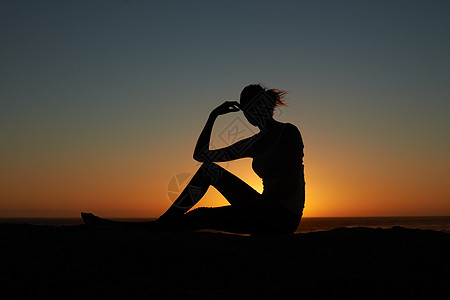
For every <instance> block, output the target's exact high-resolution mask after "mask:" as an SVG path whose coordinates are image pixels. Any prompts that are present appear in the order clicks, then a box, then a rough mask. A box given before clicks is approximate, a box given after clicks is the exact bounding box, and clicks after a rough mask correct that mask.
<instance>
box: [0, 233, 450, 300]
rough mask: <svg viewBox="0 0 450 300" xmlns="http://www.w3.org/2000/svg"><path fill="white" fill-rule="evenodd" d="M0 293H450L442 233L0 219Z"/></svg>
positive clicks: (448, 253) (449, 240)
mask: <svg viewBox="0 0 450 300" xmlns="http://www.w3.org/2000/svg"><path fill="white" fill-rule="evenodd" d="M0 238H1V242H0V245H1V246H0V254H1V260H0V261H1V262H0V282H1V284H0V285H1V286H0V288H1V289H0V298H1V299H13V298H20V299H44V298H45V299H49V298H58V299H66V298H69V299H75V298H77V299H83V298H84V299H85V298H86V297H88V298H91V297H102V299H108V298H112V299H115V298H122V299H124V298H144V297H145V298H169V297H170V298H172V297H173V298H174V297H177V298H189V299H194V298H195V299H198V298H209V299H230V298H233V299H234V298H239V299H243V298H247V299H254V298H263V299H267V298H270V299H274V298H298V299H301V298H303V299H305V298H306V299H311V298H315V299H317V298H326V299H330V298H338V297H339V298H340V297H345V298H346V299H349V298H350V299H356V298H358V299H366V298H381V297H382V298H389V299H392V298H419V297H425V298H427V299H430V298H433V297H436V298H437V297H438V298H440V299H444V298H445V297H448V296H449V295H450V293H449V289H450V234H447V233H443V232H435V231H425V230H413V229H404V228H400V227H394V228H392V229H368V228H351V229H348V228H339V229H335V230H331V231H324V232H315V233H308V234H295V235H267V236H237V235H227V234H222V233H210V232H172V233H168V232H166V233H158V234H155V233H151V234H150V233H147V232H144V231H140V230H133V229H115V230H110V229H108V230H107V229H104V228H103V229H102V228H96V229H92V228H87V227H85V226H83V225H80V226H67V227H52V226H34V225H17V224H16V225H12V224H1V225H0Z"/></svg>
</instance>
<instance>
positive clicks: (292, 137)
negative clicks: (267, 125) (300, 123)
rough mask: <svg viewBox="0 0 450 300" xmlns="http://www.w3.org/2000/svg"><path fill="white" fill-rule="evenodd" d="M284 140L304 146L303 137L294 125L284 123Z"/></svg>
mask: <svg viewBox="0 0 450 300" xmlns="http://www.w3.org/2000/svg"><path fill="white" fill-rule="evenodd" d="M283 136H284V137H283V139H284V140H285V141H286V142H287V143H296V144H297V143H300V144H302V145H303V139H302V135H301V133H300V130H299V129H298V127H297V126H295V125H294V124H292V123H284V134H283Z"/></svg>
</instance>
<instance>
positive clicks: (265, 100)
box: [240, 84, 286, 127]
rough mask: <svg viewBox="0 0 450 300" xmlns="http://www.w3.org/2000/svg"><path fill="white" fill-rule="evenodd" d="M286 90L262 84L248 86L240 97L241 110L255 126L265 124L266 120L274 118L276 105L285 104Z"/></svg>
mask: <svg viewBox="0 0 450 300" xmlns="http://www.w3.org/2000/svg"><path fill="white" fill-rule="evenodd" d="M285 95H286V92H285V91H282V90H277V89H267V88H266V87H264V86H262V85H261V84H251V85H248V86H246V87H245V88H244V89H243V90H242V92H241V97H240V106H241V110H242V111H243V112H244V115H245V117H246V118H247V120H248V121H249V122H250V124H252V125H254V126H259V127H260V126H264V124H265V122H267V121H268V120H272V119H273V112H274V110H275V107H278V106H285V105H286V104H285V103H284V101H283V99H284V96H285Z"/></svg>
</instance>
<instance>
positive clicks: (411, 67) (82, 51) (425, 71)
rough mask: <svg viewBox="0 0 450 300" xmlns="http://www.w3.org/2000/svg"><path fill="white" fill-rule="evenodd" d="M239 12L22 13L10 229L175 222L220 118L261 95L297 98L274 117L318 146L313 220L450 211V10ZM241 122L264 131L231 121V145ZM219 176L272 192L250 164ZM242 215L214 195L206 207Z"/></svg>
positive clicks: (9, 168)
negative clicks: (448, 20)
mask: <svg viewBox="0 0 450 300" xmlns="http://www.w3.org/2000/svg"><path fill="white" fill-rule="evenodd" d="M131 2H132V1H131ZM233 5H234V6H233ZM233 5H231V4H230V7H223V8H222V9H213V8H212V7H210V8H205V9H206V10H207V9H211V11H214V13H206V12H205V11H203V10H198V9H194V8H191V7H184V6H180V7H171V6H170V5H169V4H162V3H160V4H155V5H154V6H157V8H158V9H155V8H154V7H153V6H152V5H151V4H149V3H145V2H143V3H141V2H132V3H128V2H127V1H116V2H114V3H107V4H102V5H101V4H92V6H91V5H90V7H89V9H87V8H84V7H83V6H84V4H77V3H76V2H73V3H69V4H67V6H63V5H56V4H55V5H50V4H48V3H47V4H39V3H38V2H36V3H32V4H30V8H28V9H24V8H23V7H21V6H20V5H17V6H15V5H13V4H8V5H6V6H7V8H5V10H4V11H7V13H5V12H4V13H2V16H3V17H2V18H0V19H2V21H1V22H2V28H3V29H2V31H3V32H4V34H3V35H2V36H4V43H3V44H4V45H5V46H4V47H3V50H2V56H1V60H2V64H1V65H2V68H1V70H0V73H1V75H2V78H3V79H2V81H3V83H2V88H1V90H0V98H1V99H2V108H1V112H0V114H1V121H0V122H1V127H0V137H1V140H2V147H1V158H0V163H1V170H0V217H74V218H76V217H79V214H80V212H93V213H96V214H98V215H101V216H103V217H110V218H156V217H158V216H160V215H161V214H162V213H163V212H164V211H165V210H166V209H167V208H168V207H169V206H170V205H171V203H172V202H171V199H170V197H169V192H172V193H173V192H174V187H173V186H172V187H170V186H169V183H170V182H171V180H172V179H173V178H174V177H175V176H177V175H178V174H193V173H195V171H196V170H197V168H198V167H199V163H197V162H196V161H195V160H194V159H193V158H192V155H193V151H194V147H195V144H196V141H197V138H198V136H199V134H200V132H201V130H202V128H203V126H204V124H205V122H206V120H207V117H208V114H209V113H210V112H211V110H213V109H214V108H215V107H216V106H217V105H219V104H221V103H222V102H223V101H225V100H238V98H239V93H240V91H241V89H242V88H243V87H244V86H246V85H248V84H250V83H257V82H261V83H264V84H265V85H267V86H268V87H269V88H279V89H284V90H287V91H288V94H287V97H286V101H287V106H286V107H281V108H278V109H277V111H276V114H275V119H277V120H278V121H280V122H283V123H285V122H288V123H292V124H295V125H296V126H297V127H298V128H299V130H300V131H301V134H302V137H303V141H304V144H305V148H304V153H305V156H304V166H305V179H306V204H305V209H304V214H303V215H304V216H305V217H351V216H361V217H366V216H437V215H450V182H449V178H450V171H449V170H450V156H449V153H450V130H449V129H450V118H449V117H448V115H449V112H450V101H448V100H449V96H450V90H449V88H448V86H449V85H448V81H449V78H450V77H449V73H448V70H449V69H450V65H449V60H448V53H450V42H449V38H448V34H447V31H448V30H447V29H445V28H447V27H446V26H444V25H442V24H441V23H440V22H444V21H443V20H444V18H442V19H440V18H435V14H437V13H439V10H438V9H437V8H434V7H433V6H429V7H428V6H427V8H426V9H425V8H420V9H419V8H417V7H416V8H415V9H414V8H408V9H403V7H393V8H390V13H387V12H386V11H385V10H383V9H381V8H378V6H376V5H375V4H371V5H369V4H367V5H369V6H371V8H370V9H366V8H364V9H363V8H361V7H359V6H358V5H356V7H355V8H354V10H355V11H358V13H357V14H356V13H353V12H352V11H351V10H346V9H341V8H340V7H337V6H336V7H334V8H333V7H332V8H324V7H321V4H319V3H309V2H308V3H306V2H305V3H304V2H301V4H299V3H296V2H295V1H293V2H290V3H283V4H279V5H280V7H279V8H278V10H279V11H282V12H283V13H282V14H280V15H278V14H277V15H275V16H274V15H273V13H272V12H273V7H272V6H264V7H263V8H261V10H260V11H259V12H260V14H259V15H253V14H249V13H248V12H249V11H253V10H251V9H250V7H249V6H248V5H247V4H242V6H237V5H236V4H233ZM277 5H278V4H277ZM104 6H107V8H105V7H104ZM372 6H373V7H372ZM44 11H45V13H43V12H44ZM381 16H382V17H381ZM261 18H262V19H264V20H267V21H266V22H260V20H261ZM12 24H15V25H14V26H13V25H12ZM236 119H237V120H239V121H240V122H241V125H240V126H244V127H242V128H241V129H242V130H241V132H240V133H239V134H240V136H239V138H243V137H247V136H250V135H251V134H254V133H256V132H257V128H256V127H253V126H252V125H250V124H248V122H247V121H246V119H245V118H244V116H243V114H242V112H234V113H231V114H229V115H226V116H221V117H219V119H218V120H217V121H216V123H215V125H214V130H213V134H212V137H211V141H212V145H211V147H212V148H218V147H224V146H227V145H229V144H231V143H232V142H234V141H236V136H234V137H233V139H230V138H225V139H224V138H223V136H224V135H223V133H224V132H227V130H230V128H229V126H230V124H231V123H232V122H234V121H235V120H236ZM242 124H244V125H242ZM239 138H238V139H239ZM220 164H221V165H222V166H223V167H224V168H226V169H228V170H229V171H231V172H232V173H234V174H235V175H237V176H238V177H240V178H241V179H243V180H244V181H246V182H247V183H248V184H250V185H251V186H252V187H253V188H255V189H256V190H258V191H259V192H262V182H261V179H260V178H259V177H258V176H257V175H256V174H255V173H254V172H253V170H252V168H251V159H240V160H236V161H231V162H228V163H220ZM183 184H186V182H184V183H183V182H181V183H180V187H179V188H180V189H181V188H182V186H183ZM227 204H228V202H227V201H226V200H225V199H224V198H223V197H222V196H221V194H220V193H218V192H217V191H216V190H215V189H214V188H213V187H210V189H209V191H208V192H207V194H206V196H205V197H204V199H202V200H201V201H200V203H198V204H197V205H196V207H198V206H222V205H227Z"/></svg>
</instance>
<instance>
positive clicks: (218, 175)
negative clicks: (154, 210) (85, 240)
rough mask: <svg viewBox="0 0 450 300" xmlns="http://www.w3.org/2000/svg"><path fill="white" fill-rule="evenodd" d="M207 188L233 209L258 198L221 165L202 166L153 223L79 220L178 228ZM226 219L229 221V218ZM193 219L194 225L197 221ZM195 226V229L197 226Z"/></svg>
mask: <svg viewBox="0 0 450 300" xmlns="http://www.w3.org/2000/svg"><path fill="white" fill-rule="evenodd" d="M211 185H212V186H214V187H215V188H216V189H217V190H218V191H219V192H220V193H221V194H222V195H223V196H224V197H225V198H226V199H227V201H228V202H229V203H230V204H231V205H232V206H235V207H241V206H246V205H247V206H250V203H252V202H254V201H255V200H257V199H259V197H260V196H261V194H259V193H258V192H257V191H256V190H254V189H253V188H252V187H251V186H249V185H248V184H247V183H245V182H244V181H242V180H241V179H240V178H238V177H237V176H235V175H234V174H232V173H230V172H228V171H227V170H225V169H224V168H222V167H221V166H219V165H217V164H215V163H203V164H202V165H201V167H200V168H199V169H198V170H197V172H196V173H195V174H194V176H193V177H192V178H191V180H190V181H189V183H188V185H187V186H186V188H185V189H184V190H183V191H182V192H181V194H180V195H179V196H178V198H177V199H176V200H175V201H174V203H173V204H172V205H171V207H170V208H169V209H168V210H167V211H166V212H165V213H164V214H163V215H162V216H161V217H160V218H159V219H158V220H157V221H156V222H155V221H149V222H116V221H111V220H107V219H103V218H99V217H97V216H95V215H93V214H90V213H82V214H81V217H82V219H83V221H84V223H86V224H103V225H127V226H132V227H138V228H145V229H155V230H160V229H165V228H179V227H180V226H181V224H180V222H181V221H182V220H181V219H184V218H181V217H182V216H183V215H184V214H185V213H186V212H187V211H188V210H189V209H191V208H192V207H193V206H194V205H195V204H196V203H197V202H198V201H199V200H200V199H201V198H202V197H203V196H204V195H205V193H206V191H207V190H208V188H209V187H210V186H211ZM221 211H222V210H221ZM225 211H227V210H225ZM197 213H198V212H197ZM197 213H195V214H194V216H195V215H197ZM227 214H228V215H229V214H230V213H223V214H220V216H222V221H221V222H218V223H219V224H223V223H226V222H225V221H224V220H223V219H224V218H228V217H226V215H227ZM191 217H192V216H191ZM229 217H230V218H232V216H231V215H230V216H229ZM190 219H192V218H190ZM196 220H197V221H196V222H198V221H199V220H200V219H196ZM209 223H210V222H209ZM196 226H197V227H198V226H199V225H196ZM194 227H195V226H194ZM222 230H225V229H222Z"/></svg>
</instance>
